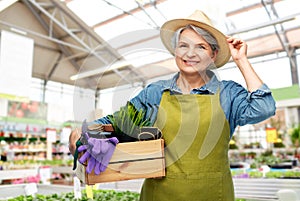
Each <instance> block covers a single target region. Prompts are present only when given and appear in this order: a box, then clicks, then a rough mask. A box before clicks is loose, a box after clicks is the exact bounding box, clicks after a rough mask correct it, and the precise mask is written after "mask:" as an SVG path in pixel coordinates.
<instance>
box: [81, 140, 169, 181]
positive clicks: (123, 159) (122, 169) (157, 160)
mask: <svg viewBox="0 0 300 201" xmlns="http://www.w3.org/2000/svg"><path fill="white" fill-rule="evenodd" d="M76 175H77V177H78V178H79V179H80V180H81V181H83V182H84V183H86V184H88V185H93V184H96V183H102V182H112V181H122V180H130V179H139V178H157V177H163V176H165V158H164V141H163V139H159V140H150V141H141V142H130V143H119V144H118V145H117V147H116V150H115V152H114V154H113V156H112V159H111V161H110V164H109V165H108V167H107V169H106V170H105V171H104V172H103V173H100V175H95V174H94V171H92V172H91V173H90V174H87V173H86V165H82V164H80V163H79V162H77V169H76Z"/></svg>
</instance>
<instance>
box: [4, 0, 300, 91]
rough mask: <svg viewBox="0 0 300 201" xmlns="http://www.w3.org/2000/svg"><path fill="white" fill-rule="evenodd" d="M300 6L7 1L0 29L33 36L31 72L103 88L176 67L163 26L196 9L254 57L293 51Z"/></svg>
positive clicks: (290, 1)
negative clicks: (243, 43)
mask: <svg viewBox="0 0 300 201" xmlns="http://www.w3.org/2000/svg"><path fill="white" fill-rule="evenodd" d="M4 3H5V4H6V5H4ZM1 6H3V8H1ZM299 7H300V1H298V0H274V1H270V0H265V1H263V0H252V1H246V0H211V1H205V0H185V1H182V0H156V1H155V0H122V1H120V0H65V1H58V0H20V1H12V0H2V1H1V3H0V30H9V31H13V30H16V29H17V30H21V31H23V32H26V35H27V36H28V37H31V38H33V39H34V41H35V51H34V64H33V65H34V66H33V72H32V76H33V77H36V78H40V79H43V80H45V82H47V81H49V80H51V81H56V82H62V83H66V84H72V85H77V86H80V87H84V88H91V89H105V88H111V87H115V86H118V85H124V84H137V83H140V84H141V85H143V84H144V83H145V82H146V81H147V80H149V79H152V78H155V77H157V76H161V75H167V74H170V73H173V72H175V71H176V70H177V68H176V66H175V64H174V61H173V60H172V58H171V56H170V54H169V53H168V52H167V51H166V50H165V48H164V47H163V45H162V43H161V41H160V39H159V27H160V26H161V25H162V24H163V23H164V22H165V21H166V20H168V19H172V18H177V17H186V16H188V15H190V14H191V13H192V12H193V11H194V10H195V9H199V10H203V11H205V12H206V13H207V14H208V15H209V16H210V17H211V18H212V19H213V22H214V23H215V25H216V26H217V27H218V28H219V29H220V30H222V31H223V32H224V33H225V34H230V35H237V36H238V37H241V38H243V39H245V40H247V42H248V45H249V51H248V55H249V57H257V56H261V55H266V54H270V53H276V52H282V51H286V52H287V57H291V58H292V56H293V55H292V53H293V52H294V51H293V50H294V48H298V47H299V46H300V39H299V37H298V36H299V34H300V27H299V24H300V23H299V21H297V18H299V15H300V11H299V9H298V8H299ZM217 22H218V23H217ZM72 76H77V77H78V79H77V80H71V79H70V78H71V77H72Z"/></svg>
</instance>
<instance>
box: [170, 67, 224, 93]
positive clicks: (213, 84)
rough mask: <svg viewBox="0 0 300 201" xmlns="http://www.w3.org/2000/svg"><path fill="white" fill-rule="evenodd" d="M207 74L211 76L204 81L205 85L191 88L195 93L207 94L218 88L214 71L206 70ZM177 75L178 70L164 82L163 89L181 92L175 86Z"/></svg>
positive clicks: (218, 82) (214, 91) (218, 84)
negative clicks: (207, 80)
mask: <svg viewBox="0 0 300 201" xmlns="http://www.w3.org/2000/svg"><path fill="white" fill-rule="evenodd" d="M208 75H209V76H210V77H211V79H210V81H209V82H208V83H206V84H205V85H203V86H201V87H200V88H196V89H193V90H192V92H195V93H207V92H208V93H209V94H215V93H216V92H217V91H218V88H219V86H220V81H219V80H218V78H217V76H216V75H215V73H214V72H212V71H208ZM178 76H179V72H178V73H176V74H175V75H174V76H173V77H172V78H171V79H169V80H167V82H166V83H165V87H164V90H169V91H171V92H173V93H179V94H181V93H182V92H181V90H180V89H179V88H178V86H177V83H176V81H177V78H178Z"/></svg>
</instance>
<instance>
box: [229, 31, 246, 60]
mask: <svg viewBox="0 0 300 201" xmlns="http://www.w3.org/2000/svg"><path fill="white" fill-rule="evenodd" d="M227 42H228V45H229V49H230V52H231V56H232V59H233V60H239V59H242V58H246V57H247V49H248V47H247V44H246V42H245V41H243V40H241V39H239V38H234V37H231V36H227Z"/></svg>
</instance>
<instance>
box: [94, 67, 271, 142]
mask: <svg viewBox="0 0 300 201" xmlns="http://www.w3.org/2000/svg"><path fill="white" fill-rule="evenodd" d="M210 74H211V80H210V81H209V82H208V83H207V84H205V85H204V86H202V87H200V88H197V89H193V90H192V91H191V92H190V93H191V94H202V95H205V94H215V93H217V91H218V89H220V103H221V106H222V108H223V111H224V114H225V116H226V119H227V120H228V122H229V124H230V134H231V136H232V134H233V133H234V130H235V128H236V127H237V126H243V125H246V124H255V123H258V122H261V121H263V120H265V119H267V118H269V117H271V116H273V115H274V114H275V110H276V107H275V101H274V99H273V97H272V94H271V91H270V89H269V88H268V86H267V85H266V84H263V85H262V86H261V87H260V88H259V89H258V90H256V91H254V92H251V93H250V92H248V91H247V90H246V89H245V88H244V87H243V86H242V85H240V84H238V83H236V82H234V81H224V80H222V81H219V80H218V79H217V77H216V75H215V74H214V73H212V72H211V71H210ZM178 76H179V73H177V74H176V75H175V76H173V78H171V79H169V80H160V81H157V82H154V83H151V84H149V85H148V86H147V87H146V88H144V89H143V90H142V91H141V92H140V93H139V94H138V95H137V96H136V97H134V98H132V99H131V100H130V102H131V103H132V104H133V105H134V106H135V107H136V109H138V110H140V109H143V110H144V111H145V112H146V118H148V119H150V120H151V122H152V123H154V122H155V120H156V116H157V112H158V107H159V104H160V100H161V97H162V94H163V92H164V91H166V90H169V91H170V93H171V94H182V92H181V90H180V89H179V88H178V86H177V84H176V80H177V78H178ZM94 122H95V123H102V124H109V123H110V121H109V120H108V118H107V117H103V118H100V119H98V120H95V121H94Z"/></svg>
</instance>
